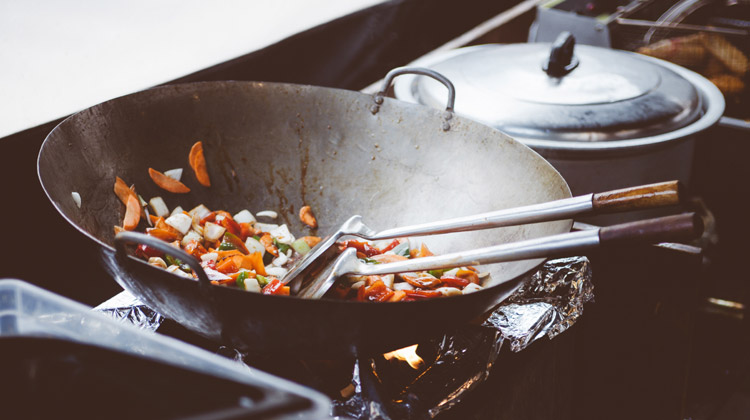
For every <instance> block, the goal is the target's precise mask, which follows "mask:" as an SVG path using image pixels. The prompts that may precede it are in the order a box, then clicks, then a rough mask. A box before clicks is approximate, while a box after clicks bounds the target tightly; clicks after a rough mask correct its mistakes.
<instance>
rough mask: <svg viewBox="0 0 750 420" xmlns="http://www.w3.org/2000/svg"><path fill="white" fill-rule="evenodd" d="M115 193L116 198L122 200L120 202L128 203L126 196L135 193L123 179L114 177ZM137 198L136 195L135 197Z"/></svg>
mask: <svg viewBox="0 0 750 420" xmlns="http://www.w3.org/2000/svg"><path fill="white" fill-rule="evenodd" d="M115 194H116V195H117V198H119V199H120V201H122V204H124V205H126V206H127V205H128V197H130V196H131V195H133V196H134V195H135V191H133V190H131V189H130V187H128V184H126V183H125V181H123V180H122V178H120V177H119V176H118V177H115ZM136 198H138V197H136Z"/></svg>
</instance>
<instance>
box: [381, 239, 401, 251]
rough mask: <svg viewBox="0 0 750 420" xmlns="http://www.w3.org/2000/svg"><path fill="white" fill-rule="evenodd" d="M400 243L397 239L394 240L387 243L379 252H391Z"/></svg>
mask: <svg viewBox="0 0 750 420" xmlns="http://www.w3.org/2000/svg"><path fill="white" fill-rule="evenodd" d="M400 243H401V242H400V241H399V240H398V239H394V240H393V242H391V243H389V244H388V246H386V247H385V248H383V249H381V250H380V252H382V253H385V252H388V251H390V250H392V249H393V248H395V247H397V246H398V245H399V244H400Z"/></svg>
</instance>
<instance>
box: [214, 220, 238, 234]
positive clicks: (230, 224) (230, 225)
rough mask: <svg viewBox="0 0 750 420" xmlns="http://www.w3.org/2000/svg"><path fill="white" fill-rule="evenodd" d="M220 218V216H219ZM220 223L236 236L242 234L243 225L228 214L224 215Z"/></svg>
mask: <svg viewBox="0 0 750 420" xmlns="http://www.w3.org/2000/svg"><path fill="white" fill-rule="evenodd" d="M217 219H218V217H217ZM219 225H220V226H223V227H224V228H225V229H226V230H227V232H231V233H232V234H234V235H236V236H240V235H242V227H241V226H240V225H239V223H237V222H235V221H234V219H232V218H231V217H228V216H224V217H222V218H221V220H220V221H219Z"/></svg>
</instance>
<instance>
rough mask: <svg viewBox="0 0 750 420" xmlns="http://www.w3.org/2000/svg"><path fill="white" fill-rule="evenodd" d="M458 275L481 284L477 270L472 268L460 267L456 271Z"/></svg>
mask: <svg viewBox="0 0 750 420" xmlns="http://www.w3.org/2000/svg"><path fill="white" fill-rule="evenodd" d="M456 277H460V278H462V279H466V280H469V281H470V282H472V283H475V284H481V283H480V281H479V275H478V274H477V273H476V272H475V271H472V270H463V269H459V270H458V271H457V272H456Z"/></svg>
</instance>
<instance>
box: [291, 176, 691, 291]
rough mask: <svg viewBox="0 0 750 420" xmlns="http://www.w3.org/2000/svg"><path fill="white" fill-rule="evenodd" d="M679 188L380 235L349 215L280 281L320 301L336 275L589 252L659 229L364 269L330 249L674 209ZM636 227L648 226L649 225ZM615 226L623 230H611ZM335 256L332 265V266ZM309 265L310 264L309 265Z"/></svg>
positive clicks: (591, 197)
mask: <svg viewBox="0 0 750 420" xmlns="http://www.w3.org/2000/svg"><path fill="white" fill-rule="evenodd" d="M680 189H681V188H680V185H679V183H678V182H677V181H669V182H663V183H658V184H650V185H643V186H638V187H631V188H625V189H621V190H614V191H607V192H603V193H591V194H586V195H582V196H577V197H571V198H566V199H561V200H556V201H550V202H546V203H540V204H532V205H529V206H523V207H516V208H511V209H504V210H498V211H493V212H488V213H482V214H478V215H474V216H466V217H459V218H454V219H448V220H443V221H437V222H431V223H424V224H418V225H413V226H406V227H400V228H394V229H387V230H383V231H380V232H377V231H374V230H373V229H371V228H369V227H368V226H366V225H365V224H364V223H363V222H362V218H361V216H353V217H351V218H350V219H349V220H347V221H346V222H344V224H343V225H341V227H339V229H338V230H337V231H336V232H334V233H333V234H332V235H331V236H329V237H327V238H326V239H325V240H323V241H321V242H320V243H319V244H318V245H316V246H315V247H314V248H313V249H312V250H311V251H310V252H309V253H308V254H307V255H306V256H305V257H304V258H303V259H302V260H300V261H299V262H298V263H297V265H295V266H294V267H293V268H292V270H290V271H289V273H288V274H287V275H286V276H285V277H284V279H283V282H285V283H289V284H290V285H291V287H292V291H293V292H295V293H296V294H297V295H298V296H300V297H304V298H313V299H315V298H320V297H322V296H323V295H324V294H325V293H326V291H328V289H329V288H330V287H331V286H332V285H333V283H334V281H335V279H336V278H337V277H340V276H343V275H346V274H360V275H375V274H389V273H399V272H407V271H423V270H431V269H440V268H450V267H457V266H462V265H478V264H487V263H496V262H504V261H514V260H522V259H529V258H537V257H550V256H553V255H558V254H559V253H560V252H564V253H569V252H573V251H574V250H576V251H578V252H580V251H582V250H586V249H590V248H591V247H592V246H598V244H599V243H600V241H601V240H600V236H601V235H600V233H601V232H604V238H606V237H607V235H615V236H616V237H618V238H619V237H620V236H619V235H621V233H622V232H630V231H629V230H628V229H636V232H635V233H638V232H639V229H640V230H643V229H645V228H648V229H650V230H654V231H655V232H656V231H659V228H658V227H657V226H656V225H653V224H651V225H643V226H641V227H627V225H623V226H612V227H610V228H602V229H596V230H591V231H585V232H572V233H564V234H561V235H554V236H549V237H545V238H538V239H531V240H527V241H521V242H515V243H512V244H502V245H497V246H493V247H488V248H481V249H477V250H473V251H465V252H459V253H451V254H445V255H441V256H435V257H425V258H418V259H414V260H409V261H402V262H397V263H389V264H376V265H368V264H364V263H362V262H360V261H359V260H358V259H357V258H356V251H355V250H353V249H347V250H345V251H344V252H342V253H341V254H338V257H336V255H337V250H336V247H334V246H333V245H334V244H335V243H336V241H337V240H339V239H340V238H341V237H343V236H357V237H360V238H363V239H367V240H381V239H392V238H400V237H406V236H423V235H434V234H441V233H452V232H465V231H473V230H480V229H490V228H496V227H504V226H515V225H521V224H527V223H538V222H547V221H552V220H561V219H567V218H572V217H574V216H579V215H583V214H606V213H615V212H621V211H629V210H639V209H647V208H654V207H662V206H669V205H676V204H678V203H679V202H680V196H681V194H680ZM670 217H682V219H680V220H672V219H669V220H661V219H656V220H659V222H658V223H661V224H664V223H667V224H668V225H670V226H671V227H674V226H673V224H674V223H678V224H682V225H680V226H682V228H683V229H684V228H686V226H683V225H686V224H687V223H688V222H690V221H692V220H694V217H692V216H670ZM662 219H664V218H662ZM688 219H690V221H688ZM636 223H649V221H645V222H636ZM652 223H656V222H652ZM690 223H694V222H690ZM615 228H620V229H624V230H613V229H615ZM693 228H694V226H693ZM617 232H620V233H617ZM642 233H644V232H642ZM683 234H684V232H683ZM334 258H335V261H334V262H333V263H331V261H332V260H333V259H334ZM314 262H315V264H313V263H314ZM303 281H305V284H303Z"/></svg>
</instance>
